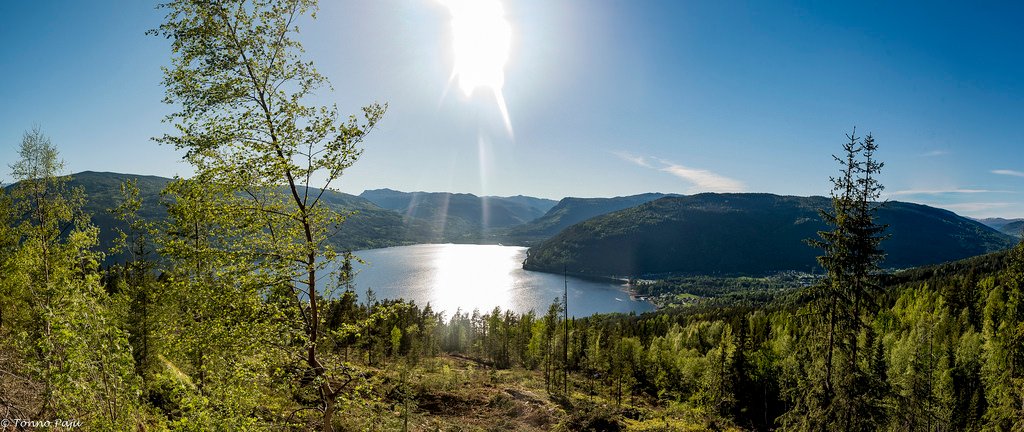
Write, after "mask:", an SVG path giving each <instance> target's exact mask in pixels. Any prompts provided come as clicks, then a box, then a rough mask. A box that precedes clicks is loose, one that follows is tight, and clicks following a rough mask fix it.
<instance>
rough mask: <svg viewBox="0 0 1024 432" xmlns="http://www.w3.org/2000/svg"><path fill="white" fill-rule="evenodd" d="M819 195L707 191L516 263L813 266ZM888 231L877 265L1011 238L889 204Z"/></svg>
mask: <svg viewBox="0 0 1024 432" xmlns="http://www.w3.org/2000/svg"><path fill="white" fill-rule="evenodd" d="M830 204H831V203H830V201H829V199H828V198H824V197H794V196H778V195H771V194H712V193H705V194H699V195H693V196H683V197H665V198H661V199H658V200H655V201H651V202H648V203H646V204H642V205H639V206H637V207H633V208H629V209H625V210H620V211H617V212H613V213H609V214H606V215H603V216H598V217H595V218H592V219H589V220H587V221H584V222H582V223H579V224H576V225H573V226H571V227H569V228H567V229H566V230H564V231H562V232H561V233H559V234H558V235H556V236H555V237H552V238H551V239H549V240H547V241H544V242H543V243H541V244H539V245H537V246H535V247H533V248H531V249H530V250H529V251H528V253H527V259H526V262H525V263H524V266H523V267H524V268H526V269H529V270H542V271H553V272H561V271H562V269H563V265H564V266H566V267H567V268H568V270H569V271H570V272H572V273H574V274H583V275H595V276H596V275H605V276H607V275H618V276H638V275H644V274H661V273H678V274H764V273H772V272H777V271H785V270H798V271H809V272H814V271H818V264H817V262H816V257H817V256H818V255H820V254H821V252H820V251H819V250H818V249H815V248H812V247H810V246H808V245H807V244H806V243H805V240H806V239H810V238H817V232H818V231H821V230H825V229H828V227H827V226H826V225H825V224H824V223H823V222H822V221H821V218H820V217H819V215H818V209H819V208H827V207H829V206H830ZM878 219H879V222H880V223H883V224H888V225H889V228H888V230H887V231H886V233H887V234H890V235H891V236H892V237H891V238H889V239H887V240H885V241H884V242H883V243H882V248H883V249H884V250H885V251H886V253H887V256H886V259H885V261H884V262H883V266H885V267H890V268H907V267H916V266H921V265H928V264H936V263H941V262H946V261H951V260H956V259H961V258H965V257H970V256H975V255H980V254H983V253H987V252H992V251H996V250H1001V249H1005V248H1008V247H1010V246H1012V245H1013V244H1014V239H1013V238H1011V237H1010V236H1007V235H1005V234H1002V233H999V232H997V231H995V230H993V229H991V228H989V227H987V226H985V225H983V224H981V223H980V222H977V221H973V220H970V219H967V218H964V217H961V216H958V215H956V214H954V213H952V212H950V211H947V210H942V209H937V208H933V207H928V206H924V205H919V204H911V203H904V202H896V201H891V202H887V203H885V205H884V206H883V207H882V208H881V209H879V211H878Z"/></svg>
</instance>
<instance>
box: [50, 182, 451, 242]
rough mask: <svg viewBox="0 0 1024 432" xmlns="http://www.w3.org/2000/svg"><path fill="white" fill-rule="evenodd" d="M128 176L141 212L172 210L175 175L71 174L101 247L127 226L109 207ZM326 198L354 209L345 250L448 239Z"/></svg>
mask: <svg viewBox="0 0 1024 432" xmlns="http://www.w3.org/2000/svg"><path fill="white" fill-rule="evenodd" d="M128 179H134V180H136V181H137V185H138V187H139V195H140V197H141V198H142V202H143V206H142V208H141V209H140V214H141V215H142V216H143V217H144V218H146V219H149V220H160V219H163V218H165V217H166V216H167V211H166V209H165V208H164V206H163V205H162V204H161V203H160V192H161V191H162V190H163V189H164V187H165V186H166V185H167V184H168V183H170V182H171V181H172V180H171V179H169V178H164V177H156V176H142V175H134V174H119V173H109V172H92V171H84V172H80V173H77V174H73V175H71V176H70V178H69V182H68V184H69V186H71V187H80V188H82V190H83V192H84V193H85V197H86V202H85V208H84V210H85V211H86V213H88V214H89V215H90V216H91V219H92V221H93V223H94V224H95V225H96V226H97V227H99V229H100V247H101V249H103V250H109V249H110V247H111V246H112V245H113V242H114V239H115V238H116V237H117V230H116V229H117V228H120V229H126V226H125V225H124V224H123V223H122V222H120V221H118V220H117V218H116V217H114V215H112V214H111V213H110V212H109V211H108V209H111V208H114V207H116V206H117V205H118V203H119V200H120V196H121V193H120V188H121V183H123V182H124V181H125V180H128ZM322 199H323V200H324V202H325V203H326V204H327V205H328V206H330V207H331V208H333V209H334V210H337V211H339V212H343V213H350V212H351V214H350V215H349V216H348V217H347V218H346V219H345V222H344V223H343V224H342V227H341V231H340V232H339V233H338V234H337V235H335V236H334V237H333V238H332V243H333V245H334V247H335V248H338V249H339V250H344V249H351V250H358V249H369V248H377V247H387V246H396V245H403V244H411V243H423V242H436V241H444V240H445V239H443V238H442V237H441V236H440V235H439V234H437V233H435V232H433V231H432V229H431V227H430V225H429V224H428V223H427V222H426V221H423V220H420V219H415V218H413V219H406V218H403V217H402V215H400V214H398V213H396V212H394V211H391V210H386V209H383V208H380V207H379V206H377V205H376V204H374V203H372V202H370V201H368V200H366V199H363V198H360V197H358V196H355V195H350V194H346V193H341V192H335V191H327V192H325V193H324V196H323V198H322ZM111 259H112V260H113V261H116V260H117V259H118V257H117V256H116V255H113V254H112V256H111Z"/></svg>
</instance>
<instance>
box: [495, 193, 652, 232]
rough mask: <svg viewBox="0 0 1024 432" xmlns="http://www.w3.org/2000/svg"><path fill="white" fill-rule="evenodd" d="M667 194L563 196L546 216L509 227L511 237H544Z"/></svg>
mask: <svg viewBox="0 0 1024 432" xmlns="http://www.w3.org/2000/svg"><path fill="white" fill-rule="evenodd" d="M665 196H667V195H665V194H660V193H645V194H640V195H630V196H623V197H615V198H571V197H570V198H564V199H562V200H561V201H559V202H558V204H557V205H555V206H554V207H552V208H551V209H550V210H548V212H547V213H545V214H544V216H541V217H540V218H537V219H535V220H533V221H531V222H529V223H527V224H525V225H521V226H517V227H514V228H512V229H511V230H509V233H508V237H509V238H511V239H515V240H518V241H524V242H530V241H536V240H543V239H546V238H549V237H551V236H553V235H555V234H558V233H559V232H560V231H562V230H563V229H565V228H568V227H569V226H571V225H574V224H577V223H579V222H583V221H585V220H587V219H590V218H592V217H595V216H600V215H603V214H606V213H611V212H614V211H618V210H622V209H627V208H630V207H635V206H638V205H640V204H643V203H646V202H650V201H654V200H656V199H658V198H663V197H665Z"/></svg>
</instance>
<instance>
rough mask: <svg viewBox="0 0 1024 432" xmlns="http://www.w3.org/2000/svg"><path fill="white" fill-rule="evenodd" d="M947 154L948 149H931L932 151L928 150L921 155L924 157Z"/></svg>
mask: <svg viewBox="0 0 1024 432" xmlns="http://www.w3.org/2000/svg"><path fill="white" fill-rule="evenodd" d="M948 154H949V150H932V151H929V152H925V153H922V154H921V156H924V157H938V156H945V155H948Z"/></svg>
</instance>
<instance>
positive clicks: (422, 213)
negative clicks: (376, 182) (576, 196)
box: [359, 189, 555, 231]
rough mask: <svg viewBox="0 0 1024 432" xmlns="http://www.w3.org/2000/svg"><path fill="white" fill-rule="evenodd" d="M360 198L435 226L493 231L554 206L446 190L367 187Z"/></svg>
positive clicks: (551, 202) (542, 201) (523, 198)
mask: <svg viewBox="0 0 1024 432" xmlns="http://www.w3.org/2000/svg"><path fill="white" fill-rule="evenodd" d="M359 196H360V197H362V198H364V199H367V200H369V201H370V202H373V203H374V204H376V205H378V206H380V207H381V208H385V209H388V210H394V211H396V212H398V213H400V214H403V215H405V216H406V217H413V218H419V219H424V220H426V221H431V222H433V223H435V224H438V226H447V225H449V224H451V225H454V226H464V227H469V228H476V229H483V230H485V231H486V230H493V229H502V228H509V227H512V226H516V225H521V224H524V223H527V222H529V221H532V220H534V219H536V218H539V217H541V216H543V215H544V213H545V212H547V211H548V210H549V209H551V207H553V206H554V205H555V201H554V200H549V199H544V198H533V197H526V196H522V195H517V196H514V197H495V196H483V197H481V196H476V195H473V194H468V193H450V192H401V191H396V190H392V189H374V190H367V191H364V192H363V193H361V194H359Z"/></svg>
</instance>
